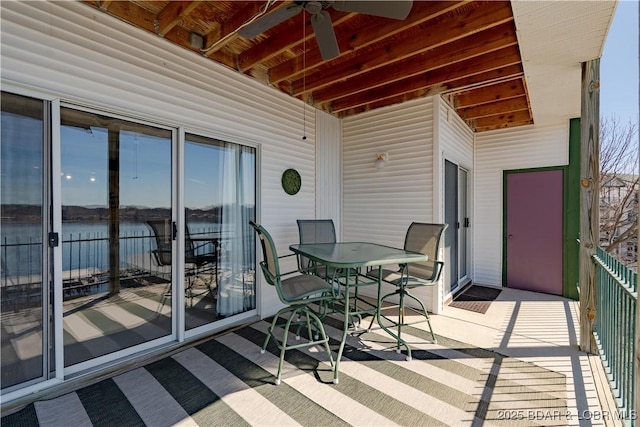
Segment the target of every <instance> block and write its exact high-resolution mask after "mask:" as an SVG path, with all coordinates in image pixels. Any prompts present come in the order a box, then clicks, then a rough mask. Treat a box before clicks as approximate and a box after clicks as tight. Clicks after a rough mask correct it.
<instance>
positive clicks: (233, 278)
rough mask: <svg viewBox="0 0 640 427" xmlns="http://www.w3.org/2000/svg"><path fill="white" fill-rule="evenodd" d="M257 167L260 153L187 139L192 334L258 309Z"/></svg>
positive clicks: (187, 270)
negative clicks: (251, 223) (253, 222)
mask: <svg viewBox="0 0 640 427" xmlns="http://www.w3.org/2000/svg"><path fill="white" fill-rule="evenodd" d="M255 168H256V153H255V149H254V148H250V147H245V146H241V145H239V144H232V143H227V142H223V141H218V140H215V139H211V138H205V137H201V136H197V135H191V134H187V135H186V137H185V147H184V177H185V178H184V183H185V184H184V204H185V254H184V262H185V280H184V288H185V306H186V308H185V325H186V329H187V330H188V329H193V328H196V327H199V326H202V325H206V324H208V323H211V322H214V321H215V320H218V319H221V318H224V317H227V316H231V315H234V314H237V313H242V312H246V311H248V310H251V309H254V308H255V285H254V280H253V276H254V271H255V250H254V238H253V234H252V230H251V228H250V226H249V221H250V220H252V219H254V218H255V197H256V196H255Z"/></svg>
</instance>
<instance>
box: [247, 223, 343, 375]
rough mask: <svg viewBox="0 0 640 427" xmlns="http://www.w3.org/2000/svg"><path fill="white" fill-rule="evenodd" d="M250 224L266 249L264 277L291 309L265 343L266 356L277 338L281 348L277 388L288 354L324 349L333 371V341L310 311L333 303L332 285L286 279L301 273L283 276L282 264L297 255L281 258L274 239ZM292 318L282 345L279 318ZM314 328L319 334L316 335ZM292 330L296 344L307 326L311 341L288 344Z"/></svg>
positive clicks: (282, 312)
mask: <svg viewBox="0 0 640 427" xmlns="http://www.w3.org/2000/svg"><path fill="white" fill-rule="evenodd" d="M249 224H251V226H252V227H253V228H254V229H255V231H256V233H257V234H258V237H259V238H260V244H261V245H262V258H263V261H262V262H261V263H260V267H261V269H262V273H263V275H264V278H265V279H266V281H267V283H269V284H270V285H272V286H275V288H276V292H277V293H278V297H279V298H280V301H282V302H283V303H284V304H286V305H287V307H285V308H283V309H281V310H280V311H278V312H277V313H276V314H275V316H274V317H273V321H272V322H271V326H270V327H269V330H268V332H267V338H266V339H265V341H264V345H263V346H262V350H261V352H262V353H264V352H265V350H266V348H267V344H269V340H270V339H271V338H272V337H273V339H274V341H275V342H276V344H277V346H278V348H279V349H280V362H279V364H278V373H277V375H276V381H275V383H276V385H278V384H280V380H281V374H282V365H283V363H284V356H285V352H286V351H287V350H291V349H295V348H301V347H311V346H315V345H319V344H322V345H324V348H325V350H326V351H327V354H328V356H329V360H330V362H331V367H332V368H333V367H334V362H333V356H332V355H331V349H330V348H329V338H328V337H327V335H326V333H325V331H324V327H323V326H322V321H321V320H320V318H319V317H318V315H317V314H316V313H315V312H314V311H313V310H312V309H311V308H310V307H309V306H310V305H311V304H318V305H320V306H324V305H325V304H326V303H327V302H328V301H330V300H333V299H334V298H335V297H334V293H333V288H332V286H331V284H329V283H328V282H327V281H325V280H323V279H322V278H320V277H318V276H315V275H311V274H298V275H296V276H292V277H288V278H286V279H283V277H284V276H288V275H292V274H294V273H299V271H298V270H296V271H291V272H287V273H281V272H280V263H279V260H280V259H282V258H285V257H289V256H294V255H293V254H290V255H285V256H282V257H278V255H277V252H276V248H275V245H274V243H273V239H272V238H271V235H270V234H269V233H268V232H267V230H265V229H264V227H262V226H261V225H259V224H256V223H255V222H253V221H250V222H249ZM287 314H288V318H287V321H286V323H285V325H284V335H283V338H282V341H278V339H277V338H276V336H275V335H274V329H275V328H276V324H277V321H278V318H280V316H283V315H287ZM312 325H313V327H314V328H315V331H316V332H317V333H313V331H312ZM291 326H297V328H298V329H297V332H296V340H298V339H300V334H299V331H300V329H302V328H303V327H305V326H306V329H307V332H308V334H309V341H308V342H304V343H297V344H288V337H289V330H290V329H291Z"/></svg>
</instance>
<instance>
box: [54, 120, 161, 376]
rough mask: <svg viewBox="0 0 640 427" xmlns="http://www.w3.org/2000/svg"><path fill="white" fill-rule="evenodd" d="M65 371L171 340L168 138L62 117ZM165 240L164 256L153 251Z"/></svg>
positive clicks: (136, 126)
mask: <svg viewBox="0 0 640 427" xmlns="http://www.w3.org/2000/svg"><path fill="white" fill-rule="evenodd" d="M60 117H61V127H60V135H61V168H62V176H61V199H62V233H61V237H62V250H63V260H62V261H63V262H62V264H63V265H62V270H63V277H62V281H63V295H64V305H63V307H64V309H63V317H64V320H63V322H64V355H65V356H64V358H65V366H71V365H77V364H79V363H81V362H86V361H89V360H92V359H95V358H98V357H101V356H105V355H108V354H110V353H114V352H117V351H120V350H123V349H127V348H130V347H133V346H137V345H140V344H143V343H147V342H150V341H153V340H155V339H158V338H161V337H167V336H169V335H171V333H172V316H173V310H172V303H171V302H172V299H171V296H172V289H171V287H172V271H173V270H172V263H171V243H172V241H171V234H170V233H169V234H168V235H165V236H158V235H156V234H154V233H153V230H152V228H151V225H150V224H153V221H161V222H163V223H166V224H169V225H170V224H171V221H172V204H173V203H172V168H171V165H172V141H173V132H172V131H171V130H169V129H162V128H158V127H156V126H151V125H148V124H142V123H136V122H132V121H129V120H124V119H120V118H116V117H109V116H105V115H101V114H97V113H95V112H90V111H81V110H77V109H73V108H64V107H63V108H62V109H61V112H60ZM156 239H167V240H166V242H167V243H168V245H169V246H168V252H166V253H164V252H163V250H164V249H165V248H163V247H161V246H160V245H158V244H156Z"/></svg>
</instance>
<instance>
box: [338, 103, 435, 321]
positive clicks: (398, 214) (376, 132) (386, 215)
mask: <svg viewBox="0 0 640 427" xmlns="http://www.w3.org/2000/svg"><path fill="white" fill-rule="evenodd" d="M343 146H344V149H343V156H344V157H343V224H344V228H343V240H345V241H364V242H375V243H380V244H384V245H388V246H393V247H397V248H401V247H403V245H404V238H405V235H406V232H407V228H408V227H409V225H410V224H411V222H413V221H424V222H430V221H431V220H432V218H433V194H434V192H433V102H432V99H431V98H428V99H421V100H416V101H412V102H407V103H404V104H400V105H394V106H390V107H387V108H381V109H377V110H374V111H371V112H368V113H364V114H361V115H358V116H355V117H348V118H345V119H344V120H343ZM383 152H384V153H388V154H389V161H388V162H387V164H386V166H385V167H384V168H383V169H376V168H375V166H374V161H375V160H376V154H377V153H383ZM375 291H376V290H375V289H366V288H365V289H363V293H364V294H367V295H369V296H373V297H375ZM384 291H392V289H384V290H383V292H384ZM420 297H422V298H423V301H424V302H425V303H426V305H427V308H430V307H429V301H430V300H429V299H424V297H423V296H422V295H421V296H420Z"/></svg>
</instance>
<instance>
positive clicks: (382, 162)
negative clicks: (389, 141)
mask: <svg viewBox="0 0 640 427" xmlns="http://www.w3.org/2000/svg"><path fill="white" fill-rule="evenodd" d="M388 161H389V153H378V154H376V161H375V162H373V164H374V166H375V167H376V168H377V169H382V168H383V167H385V166H386V165H387V162H388Z"/></svg>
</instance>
